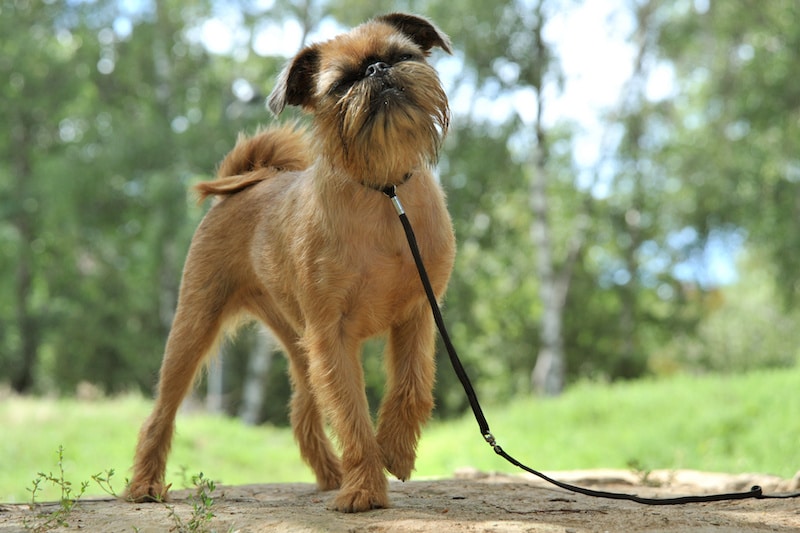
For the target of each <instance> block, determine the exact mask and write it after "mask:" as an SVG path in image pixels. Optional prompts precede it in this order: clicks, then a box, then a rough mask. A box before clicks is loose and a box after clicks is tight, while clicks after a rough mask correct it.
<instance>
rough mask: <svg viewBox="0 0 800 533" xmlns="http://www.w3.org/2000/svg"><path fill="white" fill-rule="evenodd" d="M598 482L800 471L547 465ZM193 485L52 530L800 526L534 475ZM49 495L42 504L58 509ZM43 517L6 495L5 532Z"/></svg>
mask: <svg viewBox="0 0 800 533" xmlns="http://www.w3.org/2000/svg"><path fill="white" fill-rule="evenodd" d="M549 475H551V476H552V477H555V478H557V479H559V480H561V481H566V482H570V483H576V484H579V485H583V486H586V487H589V488H592V489H599V490H609V491H615V492H627V493H635V494H638V495H640V496H648V497H668V496H678V495H687V494H705V493H710V492H740V491H747V490H749V488H750V487H751V486H752V485H760V486H761V487H762V488H763V489H764V492H765V493H773V494H774V493H779V492H788V491H797V490H798V482H799V481H800V478H798V477H797V476H796V477H795V478H794V479H792V480H783V479H780V478H776V477H771V476H761V475H725V474H716V473H703V472H694V471H655V472H650V473H647V474H646V475H644V474H636V473H633V472H628V471H620V470H591V471H571V472H556V473H552V474H549ZM191 496H192V492H191V491H188V490H183V491H176V492H174V493H173V494H172V501H171V502H170V503H169V504H162V503H151V504H132V503H126V502H121V501H116V500H112V499H105V500H82V501H81V502H79V503H78V505H77V506H76V507H75V509H74V510H73V511H72V512H71V513H70V514H69V516H67V517H66V522H67V523H68V524H69V527H68V528H67V527H61V528H58V529H56V531H75V530H78V529H81V530H83V531H93V532H94V531H98V532H99V531H102V532H123V531H124V532H133V531H138V532H141V533H145V532H164V531H181V530H186V531H188V530H190V527H189V526H190V521H191V520H192V516H193V515H194V514H196V515H197V516H200V515H202V511H205V510H210V511H211V512H212V513H213V514H214V517H213V518H210V519H209V520H205V519H203V518H199V519H198V520H197V523H196V524H194V525H196V526H198V527H197V528H196V529H195V530H197V531H217V532H260V531H270V532H272V531H277V532H284V531H285V532H289V531H291V532H296V531H300V532H323V531H325V532H327V531H332V532H354V531H368V532H375V533H379V532H389V531H391V532H413V531H418V532H430V531H434V532H435V531H441V532H442V533H444V532H445V531H447V532H459V531H471V532H478V531H486V532H551V531H558V532H562V533H565V532H571V533H578V532H595V531H597V532H603V531H659V532H661V531H663V532H683V531H692V532H697V531H699V532H715V533H716V532H724V531H731V532H734V531H736V532H756V531H800V499H774V500H773V499H768V500H737V501H730V502H716V503H695V504H688V505H680V506H644V505H641V504H637V503H633V502H628V501H619V500H607V499H598V498H592V497H588V496H582V495H578V494H575V493H571V492H568V491H565V490H562V489H559V488H556V487H553V486H551V485H548V484H546V483H544V482H543V481H541V480H539V479H538V478H534V477H527V476H508V475H495V474H483V473H480V472H475V471H460V472H457V473H456V475H455V476H454V478H453V479H441V480H425V481H411V482H407V483H400V482H395V481H393V482H391V483H390V499H391V502H392V507H391V508H390V509H380V510H375V511H370V512H367V513H359V514H341V513H336V512H333V511H329V510H327V509H326V502H327V501H328V500H329V499H330V498H331V497H332V493H320V492H317V491H316V490H315V488H314V486H313V485H310V484H268V485H247V486H236V487H228V486H218V487H217V489H216V491H215V492H214V493H213V494H212V497H213V500H214V501H213V503H212V504H211V505H210V507H206V508H203V507H202V505H200V506H198V511H197V512H195V510H194V508H193V505H192V501H191ZM58 509H59V506H58V504H46V505H43V506H42V508H41V509H39V510H38V512H53V511H55V510H58ZM42 521H43V519H42V518H40V517H38V516H37V514H36V513H34V512H33V511H31V510H30V509H29V508H28V506H27V505H0V532H3V533H6V532H11V531H25V530H26V529H27V530H33V529H35V528H36V526H37V525H40V524H41V523H42Z"/></svg>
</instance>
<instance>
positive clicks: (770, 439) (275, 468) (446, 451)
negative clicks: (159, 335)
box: [0, 368, 800, 502]
mask: <svg viewBox="0 0 800 533" xmlns="http://www.w3.org/2000/svg"><path fill="white" fill-rule="evenodd" d="M798 385H800V368H795V369H790V370H781V371H769V372H766V371H765V372H754V373H751V374H746V375H735V376H719V375H717V376H706V377H690V376H677V377H673V378H670V379H663V380H658V381H649V380H644V381H636V382H629V383H618V384H613V385H602V384H596V383H581V384H578V385H576V386H574V387H572V388H570V389H569V391H568V392H567V393H566V394H564V395H562V396H561V397H559V398H553V399H541V398H525V399H519V400H517V401H514V402H512V403H510V404H507V405H502V406H485V408H484V409H485V413H486V416H487V418H488V419H489V423H490V425H491V427H492V431H493V433H494V435H495V437H497V439H498V442H499V443H500V444H501V445H502V446H503V448H504V449H505V450H506V451H507V452H509V453H510V454H511V455H513V456H515V457H516V458H517V459H519V460H521V461H522V462H524V463H527V464H528V465H529V466H532V467H534V468H537V469H541V470H561V469H573V468H598V467H609V468H628V467H630V465H631V464H635V465H637V468H639V469H648V470H649V469H656V468H669V469H673V468H693V469H699V470H709V471H724V472H731V473H738V472H760V473H769V474H776V475H780V476H783V477H791V476H793V475H794V474H795V472H796V471H797V470H798V469H800V394H798V392H797V391H798V389H799V388H800V387H798ZM479 392H480V390H479ZM150 405H151V404H150V402H149V401H147V400H144V399H142V398H139V397H136V396H125V397H120V398H115V399H108V400H101V401H94V402H79V401H76V400H67V399H64V400H50V399H36V398H19V397H10V398H6V399H4V400H2V402H0V428H2V438H0V457H2V458H3V459H2V460H1V461H0V501H3V502H26V501H29V499H30V494H29V492H27V491H26V488H28V487H30V485H31V482H32V480H33V479H34V478H36V476H37V473H38V472H45V473H48V472H50V471H54V470H55V469H56V462H57V451H58V446H59V445H63V447H64V468H65V476H66V478H67V479H69V480H71V481H72V482H73V483H75V484H79V483H80V482H81V481H85V480H89V479H90V477H91V475H92V474H97V473H100V472H104V471H106V470H108V469H112V468H113V469H114V470H115V471H116V475H115V477H114V479H113V480H112V481H113V485H114V488H115V489H116V490H117V491H118V492H120V491H121V490H122V488H123V486H124V480H125V478H126V477H127V476H129V468H130V462H131V457H132V455H133V448H134V445H135V441H136V433H137V431H138V428H139V426H140V425H141V422H142V420H144V418H145V417H146V416H147V414H148V412H149V409H150ZM462 466H472V467H476V468H479V469H481V470H487V471H502V472H514V471H515V470H514V468H513V467H511V466H510V465H508V464H507V463H505V462H504V461H503V460H502V459H501V458H499V457H498V456H496V455H495V454H494V453H493V452H492V450H491V449H490V448H489V446H488V445H487V444H486V443H485V442H484V441H483V439H482V438H481V436H480V434H479V431H478V429H477V425H476V424H475V422H474V420H472V418H471V414H470V415H469V416H465V417H464V418H463V419H459V420H454V421H447V422H433V423H431V424H430V425H429V426H428V427H427V428H426V429H425V431H424V433H423V439H422V441H421V443H420V449H419V454H418V461H417V473H416V477H417V478H431V477H444V476H450V475H452V473H453V471H454V470H456V469H457V468H459V467H462ZM199 472H203V473H204V474H205V476H206V477H207V478H209V479H213V480H215V481H217V482H218V483H224V484H243V483H264V482H290V481H313V476H312V475H311V473H310V471H309V470H308V468H307V467H306V466H305V465H304V464H303V463H302V461H301V460H300V458H299V454H298V452H297V447H296V446H295V444H294V442H293V439H292V436H291V432H290V431H289V430H288V429H285V428H273V427H257V428H252V427H247V426H244V425H242V424H241V423H239V422H238V421H236V420H231V419H226V418H222V417H215V416H208V415H202V414H182V415H180V416H179V419H178V425H177V434H176V439H175V444H174V446H173V452H172V455H171V456H170V462H169V467H168V473H167V475H168V480H167V481H168V482H172V483H173V487H176V488H183V487H184V486H186V485H187V484H188V485H190V484H191V481H190V480H191V476H192V475H195V474H197V473H199ZM102 494H103V492H102V490H101V489H100V488H99V487H97V486H95V484H92V486H90V487H89V490H88V491H87V495H102ZM55 498H57V494H56V493H55V492H51V493H48V492H45V493H44V494H41V495H40V496H39V498H38V499H39V500H40V501H41V500H43V499H55Z"/></svg>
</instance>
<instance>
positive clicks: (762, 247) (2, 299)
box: [0, 0, 800, 466]
mask: <svg viewBox="0 0 800 533" xmlns="http://www.w3.org/2000/svg"><path fill="white" fill-rule="evenodd" d="M223 4H224V3H222V4H221V3H217V2H212V1H210V0H201V1H199V2H192V3H189V4H186V3H181V2H177V1H175V0H167V1H164V2H157V3H155V4H152V5H149V4H148V5H138V4H137V7H132V6H131V5H128V4H125V3H120V2H118V1H117V0H97V1H95V2H89V3H87V2H64V1H54V2H40V1H28V2H15V1H12V0H0V33H2V35H3V39H2V42H0V58H2V59H0V76H2V78H3V79H4V80H7V83H5V84H3V85H2V86H1V87H0V99H2V101H3V105H2V106H0V122H2V123H3V124H4V125H5V127H4V128H3V129H1V130H0V369H2V370H0V383H3V384H5V383H8V385H9V386H10V387H11V388H12V389H14V390H15V391H18V392H33V393H50V394H58V395H71V394H73V393H75V392H76V390H77V388H78V386H79V384H81V383H82V382H89V383H93V384H96V385H97V386H98V387H100V389H101V390H102V392H104V393H116V392H123V391H128V390H137V391H144V392H146V393H148V394H149V393H150V392H151V391H152V389H153V385H154V383H155V380H156V373H157V370H158V366H159V363H160V358H161V354H162V350H163V345H164V341H165V338H166V335H167V332H168V329H169V326H170V322H171V317H172V313H173V311H174V305H175V300H176V296H177V290H178V283H179V277H180V270H181V265H182V261H183V258H184V255H185V252H186V249H187V247H188V243H189V240H190V238H191V234H192V232H193V231H194V228H195V227H196V225H197V223H198V221H199V220H200V218H201V216H202V213H203V211H204V207H202V206H195V205H194V202H193V199H192V198H191V197H190V195H189V194H187V189H188V187H189V186H190V185H191V184H192V183H194V182H196V181H197V180H199V179H204V178H206V177H210V176H211V175H212V174H213V171H214V167H215V165H216V164H217V162H218V161H219V160H220V159H221V157H222V156H223V155H224V153H225V152H226V150H228V149H229V148H230V147H231V146H232V144H233V142H234V140H235V137H236V134H237V132H238V131H240V130H249V131H252V130H254V129H255V128H256V127H257V126H258V124H260V123H266V122H269V120H270V119H269V117H268V116H267V114H266V111H265V109H264V107H263V105H262V102H263V97H264V95H265V94H267V93H268V92H269V88H270V86H271V85H272V83H274V81H273V80H274V79H275V77H276V74H277V72H278V69H279V68H280V66H281V64H282V63H283V62H284V61H285V58H284V57H278V56H261V55H259V52H258V47H257V46H255V45H254V44H255V43H256V41H257V39H258V38H263V35H265V34H266V35H268V36H269V35H270V34H269V31H273V29H274V28H276V27H278V28H280V27H290V26H291V25H295V26H297V27H299V28H300V29H301V33H302V38H306V37H309V36H310V37H313V36H314V34H315V32H316V31H318V30H321V29H324V28H330V27H332V26H335V27H338V26H346V25H351V24H355V23H358V22H360V21H362V20H364V19H365V18H367V17H369V16H372V15H374V14H375V13H376V12H378V11H389V10H409V11H414V12H417V13H422V14H425V15H427V16H429V17H430V18H432V19H433V20H434V21H436V22H437V23H438V24H439V25H440V26H441V27H442V29H443V30H444V31H445V32H447V33H448V34H449V35H451V36H452V39H453V48H454V51H455V53H454V56H453V57H445V55H444V54H441V53H439V52H436V53H435V54H434V55H433V56H432V58H431V60H432V61H434V62H436V64H437V66H438V67H439V70H440V71H441V72H442V78H443V80H444V82H445V85H446V89H447V91H448V94H450V96H451V102H453V112H454V116H453V122H452V127H451V130H450V135H449V138H448V140H447V142H446V144H445V146H444V149H443V153H442V155H441V159H440V165H439V172H440V175H441V181H442V183H443V185H444V187H445V189H446V190H447V192H448V195H449V206H450V210H451V212H452V215H453V220H454V224H455V228H456V233H457V238H458V243H459V253H458V256H457V261H456V268H455V271H454V275H453V278H452V281H451V285H450V288H449V292H448V295H447V299H446V302H445V304H446V305H445V310H444V312H445V319H446V321H447V323H448V324H449V326H450V328H451V334H452V337H453V339H454V341H455V344H456V346H457V347H458V349H459V352H460V354H461V355H462V357H463V358H464V361H465V365H466V367H467V369H468V371H469V372H470V374H471V376H472V378H473V381H474V382H475V384H476V388H477V389H478V391H479V393H480V394H481V396H482V397H484V398H486V399H488V400H491V401H493V402H501V401H506V400H509V399H511V398H513V397H515V396H518V395H520V394H525V393H528V392H529V387H530V385H529V376H530V373H531V369H532V368H533V366H534V363H535V358H536V355H537V353H538V352H539V349H540V348H541V346H542V342H543V341H542V336H541V334H540V322H541V320H542V316H543V312H544V306H543V304H542V301H541V297H540V294H541V289H542V278H541V276H540V274H539V273H538V272H537V269H536V257H537V254H540V253H541V250H540V249H537V248H536V247H534V246H533V242H532V239H531V228H532V224H533V222H534V213H532V210H531V203H530V191H531V186H532V172H533V170H532V169H533V168H534V167H533V166H532V164H531V160H532V158H531V153H532V151H533V150H534V149H536V150H542V151H543V152H544V153H546V154H547V158H546V165H545V166H544V167H543V168H544V169H545V170H546V172H547V182H546V184H545V185H546V193H547V198H548V201H547V206H546V209H547V220H548V223H549V226H550V228H549V230H550V235H551V245H552V252H553V253H552V261H551V263H552V265H551V266H552V267H553V269H554V270H555V271H564V270H569V273H570V276H569V286H568V291H567V293H566V298H565V300H564V307H563V310H562V313H563V333H562V336H563V345H564V350H565V355H566V362H567V380H568V383H580V382H581V380H583V379H586V378H587V377H589V378H593V379H598V380H611V381H613V380H616V379H628V378H636V377H642V376H647V375H649V374H658V375H661V374H668V373H670V372H673V371H677V370H686V371H692V372H700V371H708V370H715V371H716V370H723V371H732V370H737V371H738V370H744V369H749V368H753V367H755V366H758V367H761V366H786V365H792V364H795V363H796V357H797V356H796V351H794V350H793V349H792V344H791V343H793V342H794V343H795V344H794V346H796V345H797V344H796V342H795V340H794V339H795V337H794V335H793V328H792V327H791V325H792V324H793V323H796V320H797V317H796V304H797V302H796V300H797V294H799V293H800V292H799V291H800V282H798V279H800V278H798V272H800V253H798V250H800V241H798V239H800V237H799V236H800V232H798V231H797V229H798V227H797V225H798V220H800V211H799V209H800V207H798V206H800V201H799V200H798V198H800V178H798V176H799V175H800V171H799V170H798V169H800V163H798V160H797V154H798V153H800V145H798V142H800V141H798V139H800V131H798V127H800V126H798V125H800V120H798V110H799V109H800V105H799V104H798V101H800V100H799V99H798V93H797V83H796V82H795V79H794V75H793V74H794V70H793V69H792V68H791V67H792V66H793V65H795V64H797V60H798V57H797V55H798V50H800V46H798V43H800V30H798V28H797V26H796V25H793V24H792V21H793V20H795V19H796V18H797V15H798V7H797V6H796V5H795V4H793V3H791V2H774V3H769V4H764V3H762V2H756V1H755V0H737V1H731V2H708V3H707V4H706V3H703V2H695V3H691V2H664V1H662V0H650V1H644V2H634V3H627V4H624V5H621V6H620V10H621V11H624V12H625V13H627V14H629V16H630V17H631V18H632V20H633V27H632V30H631V35H630V39H629V41H630V45H631V46H632V48H633V49H634V50H635V53H634V54H633V56H634V63H635V64H634V65H633V66H632V69H631V71H632V72H633V75H632V77H631V80H630V83H628V85H626V87H625V89H624V91H623V94H621V95H620V101H619V104H618V105H616V106H614V107H613V108H611V109H607V110H605V113H604V115H603V116H602V117H601V124H600V127H601V129H602V136H603V138H604V139H605V140H604V141H603V142H604V144H603V146H602V147H601V148H602V149H603V150H604V151H605V152H606V153H605V155H604V157H603V158H602V160H601V161H599V162H598V163H597V165H596V167H594V168H588V169H587V168H579V166H578V164H577V162H576V157H575V155H574V154H575V149H576V148H575V138H576V135H577V134H578V133H580V128H581V126H580V125H578V124H573V123H569V122H567V121H565V120H554V121H551V122H550V123H548V124H546V128H547V131H546V135H544V136H541V135H537V133H538V132H537V131H536V129H535V128H534V126H533V125H532V123H531V119H530V113H529V110H527V108H526V106H532V105H539V104H541V105H544V106H547V105H549V103H550V102H552V101H553V99H554V98H555V96H556V95H557V94H558V93H559V91H560V90H561V88H562V87H564V86H565V84H567V83H569V80H568V79H566V78H565V75H564V73H563V72H562V68H561V63H560V61H561V58H560V57H559V54H558V48H557V47H555V46H554V44H555V42H554V41H555V36H554V35H553V34H552V32H547V31H545V32H544V33H543V35H544V36H545V37H546V39H551V41H552V42H551V41H547V40H546V39H545V41H544V42H538V41H537V40H536V39H535V35H536V33H535V31H534V30H535V28H537V27H538V26H539V25H540V24H542V23H544V24H545V28H547V23H548V21H550V20H551V19H553V17H556V16H558V15H559V14H560V13H562V12H568V11H569V10H571V9H574V8H575V7H576V6H578V5H580V3H578V2H572V1H563V2H560V1H556V0H548V1H542V2H539V1H536V2H522V1H520V0H506V1H504V2H489V3H487V2H479V1H477V0H469V1H467V2H466V3H465V4H459V6H460V8H459V13H460V14H459V15H458V16H453V7H452V2H443V1H440V0H407V1H404V2H400V3H397V2H383V1H381V2H363V1H359V0H329V1H324V2H323V1H320V2H306V3H301V4H297V3H292V2H285V1H277V2H275V3H274V6H273V7H272V8H271V9H269V10H265V9H264V8H263V6H260V5H245V4H244V3H236V2H234V3H233V4H231V5H232V6H233V8H231V5H227V4H225V5H223ZM706 5H707V6H708V9H707V10H706V9H705V6H706ZM226 6H227V7H226ZM228 8H231V9H232V11H234V12H236V24H237V28H236V30H235V31H234V32H233V33H234V35H233V37H232V44H231V46H230V49H229V50H228V51H225V52H220V50H219V49H218V48H217V47H212V46H208V43H205V44H204V42H203V40H202V38H201V36H202V35H203V31H204V29H205V28H206V25H207V24H209V23H210V22H211V21H212V20H213V19H214V18H215V17H221V18H225V16H227V12H226V9H228ZM273 23H274V24H275V25H276V26H271V25H270V24H273ZM264 28H272V29H270V30H269V31H267V32H266V33H265V34H263V33H260V32H263V31H265V30H264ZM559 38H564V39H581V36H580V35H576V36H573V35H566V36H560V37H559ZM214 44H218V43H214ZM297 44H298V45H299V43H297ZM581 46H591V44H586V43H583V42H582V44H581ZM533 47H536V50H533ZM534 51H536V52H537V54H533V52H534ZM534 56H535V57H537V58H539V60H537V61H534V60H532V58H533V57H534ZM656 71H658V72H664V71H666V72H669V73H671V74H672V80H671V82H670V83H673V84H674V90H672V91H668V92H667V94H666V96H664V95H662V96H660V97H658V98H655V97H653V96H652V95H650V94H649V93H648V91H647V86H648V83H649V82H650V81H651V80H652V79H651V75H652V73H653V72H656ZM539 96H543V97H544V99H543V100H539ZM548 99H549V100H548ZM503 102H505V103H508V105H507V106H506V107H505V108H503V106H501V105H498V104H501V103H503ZM509 102H510V103H509ZM519 102H523V104H520V103H519ZM503 109H505V111H504V112H503ZM586 176H590V178H588V179H587V178H586ZM576 235H577V236H578V237H580V239H577V240H578V241H582V242H579V243H578V244H580V246H573V244H574V242H575V240H576V239H575V237H576ZM729 241H731V242H734V243H737V244H736V246H734V249H733V251H732V253H731V254H730V255H731V256H735V255H737V254H743V255H742V257H743V258H744V259H743V260H744V261H750V260H752V261H754V263H753V265H755V266H748V265H747V264H746V263H741V266H740V267H739V271H740V280H739V282H738V284H736V285H732V286H730V287H719V286H718V285H719V280H718V279H716V278H715V277H714V275H713V272H712V271H710V269H709V268H708V256H709V253H710V252H709V250H711V249H712V248H713V246H714V245H715V243H720V242H722V243H725V242H729ZM567 266H569V269H566V267H567ZM758 272H762V274H761V275H757V273H758ZM759 287H763V288H764V290H763V291H759V290H758V288H759ZM767 287H768V288H769V290H767ZM755 315H757V316H755ZM257 347H258V343H256V342H254V341H253V334H252V332H250V331H246V332H245V333H244V334H243V335H241V336H240V337H239V339H238V340H236V341H235V342H234V343H233V344H231V345H230V347H229V348H226V355H225V357H224V361H225V365H226V366H225V370H224V379H223V382H224V393H225V398H226V399H227V409H228V411H229V412H236V411H237V408H238V406H239V404H240V403H242V402H244V401H245V399H244V398H243V396H242V393H241V392H240V391H241V384H242V381H243V376H244V375H245V374H246V372H247V368H248V364H247V362H248V359H249V358H250V357H252V353H253V351H254V350H256V349H258V348H257ZM381 349H382V345H381V342H380V341H375V342H373V343H370V344H368V346H367V349H366V350H365V357H364V361H365V367H366V370H367V380H368V388H369V389H368V396H369V399H370V401H371V403H372V404H373V405H375V404H377V402H378V401H379V398H380V393H381V388H382V371H381V363H380V357H379V353H380V351H381ZM440 353H441V350H440ZM753 353H758V354H759V357H753V356H752V354H753ZM439 366H440V371H439V377H438V385H437V389H436V397H437V404H438V409H439V411H438V412H439V414H440V415H444V416H454V415H456V414H458V413H460V412H461V411H463V410H464V409H465V407H466V403H465V400H464V399H463V395H462V393H461V391H460V389H459V385H458V383H457V381H456V380H455V379H454V377H453V375H452V373H451V372H450V371H449V369H448V363H447V362H446V361H444V360H443V359H442V360H440V361H439ZM285 374H286V365H285V361H283V359H282V358H276V359H275V360H274V364H272V365H271V367H270V371H269V376H268V378H267V379H266V382H265V383H266V384H265V385H264V386H265V388H266V389H267V394H266V400H265V401H264V403H263V406H262V409H261V418H262V419H264V420H269V421H274V422H276V423H285V422H286V408H285V405H286V403H287V399H288V396H289V389H288V385H287V380H286V376H285ZM140 421H141V418H138V419H135V420H132V421H130V424H131V425H132V427H136V426H138V424H139V423H140ZM130 438H131V439H132V440H133V439H134V438H135V435H134V436H132V437H130ZM115 466H116V465H115Z"/></svg>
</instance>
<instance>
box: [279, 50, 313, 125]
mask: <svg viewBox="0 0 800 533" xmlns="http://www.w3.org/2000/svg"><path fill="white" fill-rule="evenodd" d="M318 70H319V47H318V46H316V45H311V46H307V47H306V48H303V49H302V50H301V51H300V52H299V53H298V54H297V55H296V56H295V57H294V59H292V60H291V61H290V62H289V63H288V64H287V65H286V66H285V67H284V69H283V71H281V73H280V75H279V76H278V82H277V83H276V84H275V88H274V89H272V93H271V94H270V95H269V98H267V105H268V106H269V109H270V111H272V112H273V113H274V114H275V115H276V116H277V115H279V114H280V113H281V111H283V108H284V107H286V106H287V105H297V106H302V107H305V108H311V107H313V105H312V104H313V93H314V86H315V83H314V76H315V75H316V73H317V71H318Z"/></svg>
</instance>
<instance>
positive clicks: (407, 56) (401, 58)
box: [396, 54, 414, 63]
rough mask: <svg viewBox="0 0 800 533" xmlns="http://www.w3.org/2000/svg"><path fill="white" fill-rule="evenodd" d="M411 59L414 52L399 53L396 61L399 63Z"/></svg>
mask: <svg viewBox="0 0 800 533" xmlns="http://www.w3.org/2000/svg"><path fill="white" fill-rule="evenodd" d="M412 59H414V54H400V55H399V56H397V61H396V62H397V63H400V62H401V61H411V60H412Z"/></svg>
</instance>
